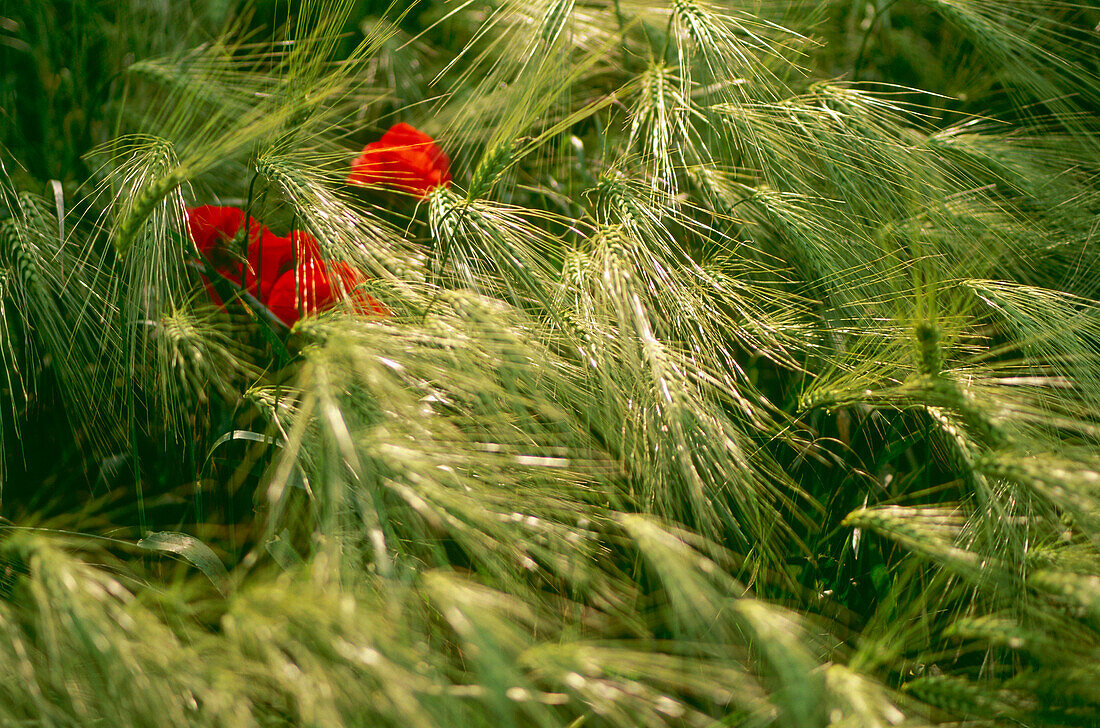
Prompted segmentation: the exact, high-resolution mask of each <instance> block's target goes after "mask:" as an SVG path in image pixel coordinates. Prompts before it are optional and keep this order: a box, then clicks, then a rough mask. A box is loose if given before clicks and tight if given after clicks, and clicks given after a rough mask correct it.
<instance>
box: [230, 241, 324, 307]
mask: <svg viewBox="0 0 1100 728" xmlns="http://www.w3.org/2000/svg"><path fill="white" fill-rule="evenodd" d="M319 257H320V247H319V246H318V245H317V241H316V240H315V239H314V238H313V236H312V235H310V234H309V233H306V232H302V231H301V230H295V231H293V232H292V233H290V235H288V236H287V237H285V238H282V237H279V236H278V235H275V234H274V233H272V232H270V231H268V230H264V234H263V236H262V238H261V239H260V240H259V241H258V242H254V243H253V244H252V245H251V246H250V247H249V249H248V270H247V271H246V273H245V286H246V287H247V289H248V292H249V293H251V294H252V295H253V296H255V297H256V298H257V299H259V300H260V301H266V300H267V299H268V296H270V294H271V289H272V288H273V287H274V286H275V283H276V281H278V280H279V278H280V276H282V275H283V274H284V273H286V272H287V271H288V270H290V269H291V268H293V267H294V265H295V263H304V262H305V261H307V260H311V259H315V258H319Z"/></svg>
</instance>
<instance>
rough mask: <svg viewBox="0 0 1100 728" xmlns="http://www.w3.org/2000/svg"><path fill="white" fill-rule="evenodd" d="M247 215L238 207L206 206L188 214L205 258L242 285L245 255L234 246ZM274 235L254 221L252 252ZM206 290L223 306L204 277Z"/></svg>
mask: <svg viewBox="0 0 1100 728" xmlns="http://www.w3.org/2000/svg"><path fill="white" fill-rule="evenodd" d="M244 217H245V213H244V210H241V209H239V208H236V207H219V206H217V205H202V206H201V207H192V208H189V209H188V210H187V232H188V233H189V234H190V236H191V240H192V242H194V243H195V247H196V248H197V249H198V251H199V252H200V253H201V254H202V257H203V258H204V259H206V260H207V261H209V262H210V265H211V266H213V268H214V269H215V270H216V271H218V272H219V273H220V274H222V275H223V276H225V277H226V278H228V279H229V280H231V281H233V282H234V283H237V284H239V283H240V280H241V255H240V253H239V252H237V251H235V250H234V249H233V246H232V243H233V241H234V240H235V239H236V237H237V233H239V232H240V229H241V225H242V224H244ZM265 235H270V233H269V232H268V231H267V229H266V228H264V226H263V225H261V224H260V221H259V220H257V219H256V218H254V217H252V218H250V219H249V222H248V237H249V240H250V242H251V245H250V246H249V249H250V250H251V247H252V246H253V245H257V244H258V243H259V241H260V240H261V239H262V238H263V237H264V236H265ZM203 281H204V283H205V284H206V290H207V292H209V294H210V298H212V299H213V300H214V302H215V303H217V304H219V305H220V304H221V302H222V301H221V297H220V296H218V294H217V292H216V291H215V290H214V287H213V286H212V285H211V284H210V282H209V281H207V280H206V277H205V276H204V277H203Z"/></svg>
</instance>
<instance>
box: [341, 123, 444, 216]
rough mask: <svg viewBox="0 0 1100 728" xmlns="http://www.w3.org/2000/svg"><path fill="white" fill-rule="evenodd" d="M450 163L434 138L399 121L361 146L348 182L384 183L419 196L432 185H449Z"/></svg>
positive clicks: (422, 196) (424, 194)
mask: <svg viewBox="0 0 1100 728" xmlns="http://www.w3.org/2000/svg"><path fill="white" fill-rule="evenodd" d="M450 166H451V160H449V159H448V158H447V155H446V154H444V153H443V150H442V149H440V148H439V147H437V146H436V144H435V140H434V139H432V138H431V137H430V136H428V135H427V134H425V133H424V132H422V131H420V130H418V129H415V128H414V127H412V126H409V125H408V124H406V123H404V122H401V123H400V124H394V125H393V126H392V127H390V130H389V131H387V132H386V133H385V134H383V135H382V138H381V139H379V140H378V141H376V142H371V143H370V144H368V145H367V146H366V147H364V148H363V153H362V154H360V155H359V157H358V158H357V159H356V160H355V161H354V162H352V163H351V174H349V175H348V184H353V185H386V186H388V187H394V188H397V189H399V190H404V191H406V192H411V193H412V194H414V195H416V196H418V197H420V198H421V199H423V198H425V197H427V196H428V193H429V192H430V191H431V190H432V189H434V188H435V187H439V186H440V185H446V184H450V182H451V172H450Z"/></svg>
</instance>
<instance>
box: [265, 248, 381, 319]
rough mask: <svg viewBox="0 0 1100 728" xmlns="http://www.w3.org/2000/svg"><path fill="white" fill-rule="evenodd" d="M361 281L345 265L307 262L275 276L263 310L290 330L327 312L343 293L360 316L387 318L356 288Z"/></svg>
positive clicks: (358, 273)
mask: <svg viewBox="0 0 1100 728" xmlns="http://www.w3.org/2000/svg"><path fill="white" fill-rule="evenodd" d="M337 279H338V280H339V283H338V284H337V282H336V280H337ZM365 280H366V276H365V275H363V273H362V272H361V271H359V270H358V269H356V268H353V267H352V266H350V265H348V264H347V263H343V262H340V261H322V260H320V259H317V258H307V259H306V260H304V261H302V262H300V263H299V264H298V265H296V266H295V267H294V269H293V270H288V271H287V272H286V273H283V274H282V275H281V276H279V280H277V281H276V282H275V285H274V286H273V287H272V288H271V294H270V295H269V296H268V297H267V301H266V303H267V307H268V309H270V311H271V313H273V314H275V315H276V316H277V317H278V318H279V319H280V320H281V321H282V322H283V323H285V324H286V325H287V326H293V325H294V323H295V322H296V321H298V319H299V318H301V317H303V316H312V315H313V314H315V313H317V312H318V311H324V310H325V309H327V308H330V307H331V306H332V305H333V304H334V303H336V301H337V300H338V299H339V298H340V296H341V295H342V293H343V294H346V295H347V300H348V301H349V302H350V303H351V305H352V306H353V307H354V308H355V309H356V310H357V311H359V312H360V313H363V314H366V315H368V316H389V315H390V310H389V309H388V308H386V306H385V304H383V303H382V302H381V301H378V300H377V299H375V298H373V297H372V296H370V295H368V294H367V293H366V292H364V291H363V290H361V289H359V288H357V286H358V285H359V284H360V283H362V282H363V281H365ZM341 286H342V287H343V291H342V292H341V290H340V288H341Z"/></svg>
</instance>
